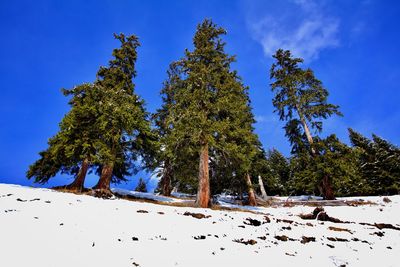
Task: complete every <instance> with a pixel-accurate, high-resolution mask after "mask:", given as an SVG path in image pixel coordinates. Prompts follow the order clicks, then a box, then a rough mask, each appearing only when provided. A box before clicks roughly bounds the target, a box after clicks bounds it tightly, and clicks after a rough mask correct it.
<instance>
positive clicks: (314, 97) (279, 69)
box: [270, 49, 341, 199]
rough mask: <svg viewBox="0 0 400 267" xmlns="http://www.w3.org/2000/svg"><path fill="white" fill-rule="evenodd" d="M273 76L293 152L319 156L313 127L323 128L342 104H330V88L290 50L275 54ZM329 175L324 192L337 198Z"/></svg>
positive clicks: (275, 102)
mask: <svg viewBox="0 0 400 267" xmlns="http://www.w3.org/2000/svg"><path fill="white" fill-rule="evenodd" d="M273 57H274V58H275V60H276V62H275V63H273V64H272V67H271V71H270V78H271V79H272V80H273V83H272V84H271V89H272V91H273V92H275V97H274V99H273V101H272V102H273V105H274V107H275V112H278V114H279V118H280V120H282V121H286V125H285V131H286V136H287V137H288V138H289V141H290V142H291V144H292V146H293V149H292V152H293V153H298V154H301V153H306V152H307V151H308V152H309V153H311V155H312V156H313V157H315V156H317V152H316V150H315V147H314V145H313V144H314V140H313V136H312V133H311V130H314V131H315V132H316V133H319V132H321V131H322V120H321V119H326V118H328V117H330V116H332V115H335V114H336V115H340V116H341V113H340V112H339V107H338V106H336V105H332V104H328V103H327V97H328V91H327V90H326V89H325V88H324V87H323V85H322V83H321V81H319V80H318V79H317V78H316V77H315V76H314V72H313V71H312V70H311V69H305V70H303V69H301V68H300V67H299V66H298V65H299V63H302V62H303V59H301V58H293V57H292V55H291V53H290V51H288V50H286V51H284V50H282V49H279V50H278V51H277V52H276V53H275V55H274V56H273ZM329 180H330V179H329V178H328V177H325V178H324V179H323V180H322V181H321V183H322V185H323V186H322V189H323V192H322V194H323V195H324V197H325V198H327V199H332V198H334V196H333V191H332V189H331V188H330V187H331V185H330V184H329Z"/></svg>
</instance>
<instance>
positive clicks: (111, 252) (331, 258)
mask: <svg viewBox="0 0 400 267" xmlns="http://www.w3.org/2000/svg"><path fill="white" fill-rule="evenodd" d="M119 193H123V191H119ZM125 193H129V192H125ZM151 195H152V194H145V195H144V196H146V197H148V198H151V197H152V196H151ZM141 196H143V195H141ZM139 197H140V196H139ZM389 198H390V200H391V201H392V202H390V203H385V202H383V201H382V200H383V198H382V197H363V199H364V200H370V201H373V202H376V203H377V205H364V206H358V207H351V206H340V207H325V210H326V212H327V213H328V215H329V216H332V217H335V218H338V219H340V220H342V221H349V222H352V223H347V224H342V223H331V222H320V221H315V220H311V221H309V220H303V219H301V218H300V217H298V215H299V214H301V213H310V212H312V211H313V209H314V208H313V207H307V206H295V207H279V208H256V209H255V210H256V211H257V212H259V213H260V214H255V213H250V212H238V211H224V210H211V209H196V208H184V207H172V206H165V205H156V204H150V203H142V202H132V201H127V200H121V199H113V200H104V199H98V198H94V197H90V196H85V195H74V194H68V193H60V192H55V191H52V190H49V189H33V188H27V187H21V186H15V185H6V184H0V266H5V267H13V266H16V267H17V266H18V267H25V266H29V267H33V266H38V267H46V266H55V267H58V266H68V267H71V266H79V267H80V266H84V267H89V266H96V267H99V266H115V267H117V266H150V267H156V266H282V267H287V266H296V267H298V266H307V267H311V266H319V267H321V266H323V267H329V266H363V267H365V266H374V267H375V266H396V267H397V266H399V252H400V246H399V242H400V231H398V230H392V229H382V230H379V229H378V228H376V227H373V226H369V225H361V224H359V223H360V222H361V223H370V224H374V223H388V224H392V225H394V226H395V227H400V196H391V197H389ZM357 199H358V198H357ZM161 201H168V200H165V199H164V200H161ZM171 201H180V200H171ZM138 211H141V212H138ZM143 211H147V212H148V213H145V212H143ZM187 211H188V212H194V213H202V214H204V215H206V216H211V217H208V218H203V219H196V218H194V217H191V216H184V215H183V214H184V213H185V212H187ZM261 213H263V214H261ZM265 216H268V217H269V219H270V220H271V222H270V223H266V218H265ZM247 218H251V219H256V220H258V221H260V222H261V223H262V224H261V225H260V226H253V225H248V224H245V223H244V222H248V220H246V219H247ZM282 219H286V220H291V221H294V222H293V223H289V222H284V221H279V220H282ZM277 220H278V222H277ZM307 223H309V224H308V225H307ZM310 225H312V226H310ZM330 226H334V227H339V228H343V229H347V230H349V231H350V232H351V233H349V232H347V231H341V232H337V231H332V230H329V229H328V227H330ZM243 227H244V228H243ZM374 233H375V234H374ZM376 233H383V236H378V235H377V234H376ZM282 235H285V236H287V237H288V238H291V239H293V240H294V241H286V242H284V241H279V240H277V239H275V238H274V237H275V236H282ZM201 236H204V237H205V239H201V238H198V237H201ZM302 236H307V237H315V238H316V242H309V243H306V244H302V243H301V242H300V240H301V238H302ZM195 237H196V238H198V239H195ZM260 237H261V238H260ZM264 237H265V240H263V239H264ZM328 237H336V238H337V237H339V238H343V239H346V240H348V241H349V242H333V241H329V240H328V239H327V238H328ZM136 238H137V239H138V240H137V241H135V240H134V239H136ZM235 239H243V240H244V241H248V240H255V241H257V243H256V244H254V245H250V244H249V245H245V244H242V243H238V242H233V240H235ZM352 239H358V240H360V241H353V240H352ZM362 241H365V242H362ZM367 242H368V243H367ZM328 245H331V246H334V248H331V247H329V246H328Z"/></svg>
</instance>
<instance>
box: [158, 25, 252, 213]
mask: <svg viewBox="0 0 400 267" xmlns="http://www.w3.org/2000/svg"><path fill="white" fill-rule="evenodd" d="M223 34H225V30H224V29H222V28H219V27H217V26H216V25H215V24H214V23H212V22H211V21H210V20H205V21H204V22H203V23H201V24H200V25H198V27H197V31H196V34H195V36H194V39H193V42H194V47H195V48H194V50H193V51H192V52H191V51H188V50H186V52H185V57H184V58H183V59H182V60H180V61H178V62H177V64H178V65H179V68H180V75H181V78H180V82H179V84H180V85H179V86H177V87H176V88H174V93H173V97H174V99H173V105H171V106H170V108H169V114H168V117H167V119H166V121H167V125H172V127H171V132H170V134H168V136H167V138H166V139H165V142H166V149H168V150H170V152H169V153H170V154H171V155H173V154H174V151H179V152H181V151H184V152H183V155H184V156H185V157H186V158H191V157H192V156H195V157H196V158H197V159H198V160H199V165H198V168H196V169H197V171H198V186H197V199H196V203H197V205H198V206H200V207H208V206H209V205H210V167H209V162H211V165H212V166H221V165H220V164H219V163H217V164H215V163H216V161H217V160H218V161H220V160H221V159H223V158H224V157H226V158H228V159H229V160H228V161H227V164H226V166H231V164H232V162H236V163H238V164H239V166H240V167H238V169H237V170H239V171H240V173H237V175H236V176H237V177H239V176H241V177H245V178H246V177H247V176H248V175H247V174H248V173H249V170H250V163H249V160H248V158H245V157H244V156H243V154H244V153H252V150H253V148H252V146H251V145H247V144H250V143H251V144H254V139H255V138H254V136H253V135H252V126H251V123H252V122H253V118H252V117H249V113H248V112H250V113H251V110H250V109H249V106H248V104H249V103H248V96H247V88H246V87H244V86H243V84H242V83H241V81H240V78H239V77H238V76H237V73H236V72H235V71H231V70H230V64H231V63H232V62H233V61H234V57H232V56H228V55H227V54H226V53H225V52H224V46H225V43H224V42H223V41H222V39H221V37H220V36H221V35H223ZM240 135H243V136H240ZM244 135H246V136H244ZM240 141H241V142H243V144H245V145H241V144H240ZM177 148H178V150H177ZM181 149H183V150H181ZM249 158H251V155H249ZM176 162H179V161H176ZM212 172H213V173H216V172H218V170H216V169H214V170H213V171H212ZM242 179H243V178H242ZM246 180H248V179H246Z"/></svg>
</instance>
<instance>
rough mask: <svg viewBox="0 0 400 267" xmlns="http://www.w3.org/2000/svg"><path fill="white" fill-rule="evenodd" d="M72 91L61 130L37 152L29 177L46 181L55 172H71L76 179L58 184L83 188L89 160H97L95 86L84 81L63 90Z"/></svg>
mask: <svg viewBox="0 0 400 267" xmlns="http://www.w3.org/2000/svg"><path fill="white" fill-rule="evenodd" d="M63 92H64V94H65V95H73V97H72V98H71V100H70V101H69V104H70V105H71V110H70V111H69V112H68V114H67V115H66V116H65V117H64V118H63V120H62V121H61V123H60V131H59V132H58V133H57V134H56V135H55V136H54V137H52V138H51V139H50V140H49V141H48V145H49V147H48V148H47V149H46V150H45V151H43V152H40V156H41V158H40V159H39V160H38V161H36V162H35V163H34V164H32V165H31V166H30V167H29V170H28V172H27V176H28V178H32V177H35V182H38V183H42V184H43V183H47V181H48V180H49V179H50V178H51V177H53V176H55V175H56V174H57V173H58V172H61V173H66V174H73V175H75V180H74V181H73V182H72V183H71V184H69V185H67V186H62V187H61V188H64V189H68V190H72V191H82V189H83V186H84V182H85V177H86V173H87V171H88V169H89V167H90V164H91V163H93V162H95V161H96V137H97V136H98V134H99V133H98V131H97V129H96V127H94V118H95V114H94V111H93V109H92V106H93V104H94V102H95V94H96V90H95V88H94V86H93V85H92V84H83V85H80V86H77V87H75V88H74V89H72V90H65V89H64V90H63Z"/></svg>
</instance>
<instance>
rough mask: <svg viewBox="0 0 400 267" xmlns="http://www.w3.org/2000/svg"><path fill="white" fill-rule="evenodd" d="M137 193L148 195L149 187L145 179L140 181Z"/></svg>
mask: <svg viewBox="0 0 400 267" xmlns="http://www.w3.org/2000/svg"><path fill="white" fill-rule="evenodd" d="M135 191H136V192H142V193H147V185H146V183H145V181H144V180H143V178H140V179H139V183H138V185H137V186H136V188H135Z"/></svg>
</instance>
